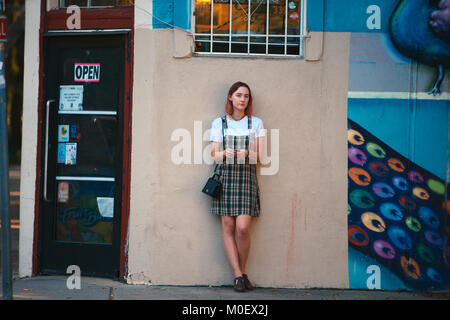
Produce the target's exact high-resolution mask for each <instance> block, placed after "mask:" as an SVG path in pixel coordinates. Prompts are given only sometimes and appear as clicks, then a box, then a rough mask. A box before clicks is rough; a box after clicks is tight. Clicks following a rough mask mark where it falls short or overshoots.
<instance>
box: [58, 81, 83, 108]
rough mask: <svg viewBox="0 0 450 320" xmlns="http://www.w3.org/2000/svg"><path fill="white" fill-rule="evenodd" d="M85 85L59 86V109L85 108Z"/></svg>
mask: <svg viewBox="0 0 450 320" xmlns="http://www.w3.org/2000/svg"><path fill="white" fill-rule="evenodd" d="M83 91H84V88H83V86H59V110H61V111H81V110H83Z"/></svg>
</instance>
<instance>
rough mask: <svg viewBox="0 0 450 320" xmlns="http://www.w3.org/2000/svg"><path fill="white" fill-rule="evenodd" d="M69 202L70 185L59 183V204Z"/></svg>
mask: <svg viewBox="0 0 450 320" xmlns="http://www.w3.org/2000/svg"><path fill="white" fill-rule="evenodd" d="M67 200H69V183H68V182H60V183H58V202H67Z"/></svg>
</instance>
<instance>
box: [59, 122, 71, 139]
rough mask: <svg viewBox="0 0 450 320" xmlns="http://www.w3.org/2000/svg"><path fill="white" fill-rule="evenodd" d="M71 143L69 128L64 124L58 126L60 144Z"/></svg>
mask: <svg viewBox="0 0 450 320" xmlns="http://www.w3.org/2000/svg"><path fill="white" fill-rule="evenodd" d="M68 141H69V126H68V125H66V124H62V125H59V126H58V142H68Z"/></svg>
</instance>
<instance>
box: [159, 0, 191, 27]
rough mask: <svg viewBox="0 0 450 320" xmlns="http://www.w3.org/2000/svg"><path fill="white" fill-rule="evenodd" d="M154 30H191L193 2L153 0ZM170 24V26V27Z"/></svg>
mask: <svg viewBox="0 0 450 320" xmlns="http://www.w3.org/2000/svg"><path fill="white" fill-rule="evenodd" d="M153 16H156V17H157V18H159V19H160V20H162V21H164V22H166V23H164V22H162V21H160V20H158V19H155V18H153V28H155V29H164V28H172V27H171V26H170V25H174V26H176V27H178V28H182V29H185V30H190V28H191V1H190V0H153ZM168 24H170V25H168Z"/></svg>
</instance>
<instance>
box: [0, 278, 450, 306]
mask: <svg viewBox="0 0 450 320" xmlns="http://www.w3.org/2000/svg"><path fill="white" fill-rule="evenodd" d="M68 276H69V275H68ZM68 276H37V277H31V278H23V279H15V280H14V282H13V299H14V300H450V292H448V291H446V292H409V291H381V290H350V289H345V290H341V289H278V288H255V289H254V290H252V291H247V292H243V293H239V292H235V291H234V290H233V288H232V287H231V286H230V287H225V286H222V287H207V286H145V285H130V284H125V283H122V282H118V281H113V280H109V279H102V278H90V277H81V288H80V289H68V287H67V283H66V282H67V279H68ZM0 283H1V280H0ZM0 299H2V294H1V292H0Z"/></svg>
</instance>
